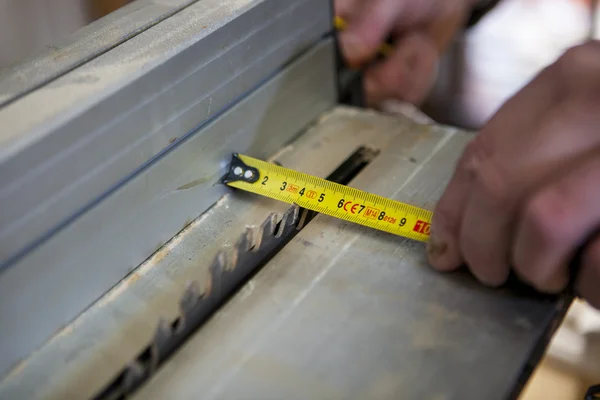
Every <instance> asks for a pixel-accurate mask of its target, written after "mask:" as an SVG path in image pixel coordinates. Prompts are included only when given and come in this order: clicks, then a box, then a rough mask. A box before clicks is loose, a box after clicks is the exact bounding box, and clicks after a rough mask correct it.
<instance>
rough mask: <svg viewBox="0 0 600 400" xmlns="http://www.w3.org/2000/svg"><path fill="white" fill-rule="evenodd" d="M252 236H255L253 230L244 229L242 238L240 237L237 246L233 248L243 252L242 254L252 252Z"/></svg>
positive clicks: (253, 244)
mask: <svg viewBox="0 0 600 400" xmlns="http://www.w3.org/2000/svg"><path fill="white" fill-rule="evenodd" d="M254 236H255V229H253V228H246V230H245V231H244V233H243V234H242V236H240V238H239V240H238V241H237V244H236V245H235V247H236V248H237V249H238V250H239V251H243V252H248V251H250V250H252V248H253V247H255V246H256V244H255V243H254Z"/></svg>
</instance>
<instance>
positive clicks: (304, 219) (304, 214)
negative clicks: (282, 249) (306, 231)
mask: <svg viewBox="0 0 600 400" xmlns="http://www.w3.org/2000/svg"><path fill="white" fill-rule="evenodd" d="M311 213H314V211H311V210H307V209H305V208H303V209H302V210H300V211H299V216H298V223H297V224H296V229H297V230H302V229H303V228H304V226H305V225H306V224H307V223H308V221H309V216H310V215H311ZM313 215H314V214H313Z"/></svg>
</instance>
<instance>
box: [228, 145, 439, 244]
mask: <svg viewBox="0 0 600 400" xmlns="http://www.w3.org/2000/svg"><path fill="white" fill-rule="evenodd" d="M223 183H225V184H227V185H228V186H231V187H234V188H237V189H241V190H244V191H247V192H251V193H255V194H259V195H262V196H266V197H269V198H272V199H276V200H279V201H283V202H286V203H289V204H298V205H299V206H300V207H303V208H306V209H309V210H313V211H316V212H318V213H321V214H326V215H330V216H332V217H336V218H340V219H343V220H346V221H350V222H353V223H356V224H359V225H363V226H368V227H370V228H373V229H377V230H381V231H385V232H389V233H392V234H394V235H398V236H402V237H406V238H409V239H413V240H417V241H421V242H425V241H427V240H428V238H429V234H430V230H431V218H432V213H431V211H428V210H424V209H422V208H418V207H414V206H411V205H409V204H405V203H401V202H399V201H395V200H390V199H387V198H385V197H381V196H377V195H374V194H371V193H367V192H364V191H362V190H358V189H354V188H351V187H348V186H344V185H340V184H337V183H334V182H330V181H327V180H325V179H321V178H317V177H315V176H312V175H307V174H303V173H301V172H298V171H294V170H291V169H288V168H283V167H280V166H278V165H274V164H270V163H267V162H264V161H261V160H257V159H255V158H251V157H248V156H243V155H239V154H234V155H233V157H232V161H231V165H230V168H229V173H228V174H227V176H226V177H225V178H224V179H223Z"/></svg>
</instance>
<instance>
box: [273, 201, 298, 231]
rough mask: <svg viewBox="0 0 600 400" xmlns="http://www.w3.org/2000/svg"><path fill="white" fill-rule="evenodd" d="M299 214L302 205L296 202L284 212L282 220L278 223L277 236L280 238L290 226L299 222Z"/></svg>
mask: <svg viewBox="0 0 600 400" xmlns="http://www.w3.org/2000/svg"><path fill="white" fill-rule="evenodd" d="M299 215H300V207H299V206H298V205H297V204H294V205H293V206H291V207H290V208H288V209H287V210H286V212H285V213H283V216H282V217H281V221H280V223H279V224H278V225H277V233H275V237H276V238H280V237H281V236H283V234H284V233H285V231H286V230H287V229H288V228H289V227H290V226H293V225H295V224H297V223H298V219H299Z"/></svg>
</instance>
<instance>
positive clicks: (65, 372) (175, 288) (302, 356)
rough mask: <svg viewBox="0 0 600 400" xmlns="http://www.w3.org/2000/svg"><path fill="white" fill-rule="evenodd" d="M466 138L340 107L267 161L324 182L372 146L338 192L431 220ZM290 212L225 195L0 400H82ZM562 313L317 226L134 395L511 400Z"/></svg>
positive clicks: (419, 257)
mask: <svg viewBox="0 0 600 400" xmlns="http://www.w3.org/2000/svg"><path fill="white" fill-rule="evenodd" d="M471 137H472V136H471V133H469V132H464V131H460V130H457V129H454V128H446V127H441V126H436V125H428V124H424V125H419V124H416V123H414V122H412V121H411V120H409V119H407V118H404V117H397V116H389V115H381V114H377V113H375V112H371V111H360V110H357V109H351V108H346V107H336V108H334V109H333V110H331V111H329V112H327V113H326V114H324V115H322V116H321V117H320V119H319V120H318V121H317V123H316V124H315V125H314V126H313V127H312V128H310V129H309V130H308V131H307V132H306V133H305V134H302V135H301V136H299V137H298V138H297V139H296V140H295V141H293V142H292V143H291V144H289V145H288V146H287V147H285V148H284V149H282V150H281V151H279V152H278V153H277V154H276V155H274V157H273V158H272V159H273V160H274V161H278V162H280V163H281V164H282V165H283V166H285V167H289V168H294V169H297V170H300V171H303V172H306V173H309V174H314V175H318V176H326V175H327V174H329V173H330V172H331V171H333V170H334V169H335V168H336V167H337V166H338V165H340V164H341V163H342V162H343V161H344V160H345V159H346V158H347V157H348V155H349V154H351V153H352V152H353V151H355V150H356V149H357V148H359V147H361V146H367V147H370V148H373V149H378V150H380V151H381V152H380V154H379V155H378V156H377V157H376V158H375V159H374V160H373V161H372V162H371V163H370V164H369V165H368V166H366V168H365V169H364V170H362V172H360V173H359V174H358V175H357V176H356V177H355V178H354V179H353V180H352V181H351V182H350V184H349V185H350V186H352V187H356V188H359V189H363V190H366V191H370V192H373V193H375V194H378V195H382V196H386V197H390V198H393V199H396V200H399V201H403V202H408V203H410V204H414V205H416V206H420V207H423V208H428V209H431V208H432V207H433V206H434V204H435V201H436V199H437V198H438V197H439V196H440V195H441V193H442V191H443V188H444V186H445V184H446V182H447V181H448V179H449V177H450V175H451V173H452V167H453V165H454V163H455V162H456V160H457V158H458V157H459V156H460V154H461V150H462V148H463V147H464V146H465V145H466V143H467V142H468V141H469V140H470V138H471ZM286 209H287V206H286V205H285V204H282V203H279V202H277V201H274V200H270V199H267V198H259V197H257V196H255V195H252V194H248V193H241V192H238V191H234V190H231V191H228V192H227V194H226V195H225V196H224V197H223V198H221V200H219V202H218V203H216V204H215V205H214V206H213V207H212V208H211V209H209V210H208V211H207V212H206V213H205V214H203V215H202V216H201V217H200V218H198V219H197V220H195V221H193V222H192V223H191V224H190V225H188V227H187V228H186V229H184V230H183V231H182V232H181V233H180V234H179V235H177V236H176V237H175V238H173V239H172V240H171V241H170V242H169V243H167V244H166V245H165V246H164V247H163V248H161V249H160V250H159V251H158V252H157V253H156V254H155V255H154V256H153V257H152V258H150V259H149V260H148V261H146V262H145V263H144V264H143V265H141V266H140V267H139V268H138V269H137V270H136V271H135V272H133V273H132V274H131V275H129V276H128V277H127V278H126V279H125V280H123V281H122V282H120V283H119V284H118V285H117V286H116V287H115V288H113V289H112V290H111V291H110V292H109V293H108V294H107V295H106V296H104V298H103V299H102V300H101V301H99V302H98V303H96V304H94V305H93V306H92V307H91V308H89V309H88V310H87V311H86V312H84V313H83V314H82V315H80V316H79V317H78V318H77V319H76V320H75V321H74V322H73V323H71V324H70V325H69V326H68V327H66V328H65V329H64V330H63V331H62V332H61V333H59V334H58V335H56V336H55V337H54V338H53V339H52V340H51V341H50V342H49V343H47V344H46V345H45V346H44V347H43V348H42V349H40V350H39V351H38V352H36V353H35V354H34V355H33V356H32V357H31V358H30V359H29V360H27V361H26V362H25V363H23V364H22V365H21V366H20V367H19V368H18V369H17V370H15V371H13V372H12V373H11V375H10V376H9V378H8V379H5V380H4V381H3V382H2V383H1V384H0V398H2V399H5V398H6V399H9V398H86V397H90V396H93V395H94V393H96V392H97V391H98V390H100V389H101V388H102V386H103V385H104V384H105V383H106V382H107V381H108V380H110V379H111V378H112V377H113V376H114V374H115V373H116V372H117V371H118V370H119V369H120V368H123V366H124V365H126V364H127V363H128V362H129V361H130V360H132V359H133V358H134V357H135V356H136V354H138V352H139V351H140V349H141V348H142V347H143V345H145V344H146V343H147V342H148V341H150V340H151V339H152V335H153V333H154V330H153V329H154V327H155V326H156V324H157V323H158V321H159V320H160V319H166V320H172V319H173V318H174V317H175V316H176V315H177V314H178V312H179V310H178V301H179V296H180V295H181V293H182V292H183V291H184V289H185V286H186V284H187V283H188V282H190V281H192V280H193V281H198V282H202V281H204V280H206V277H207V274H208V267H209V265H210V262H211V260H212V258H213V257H214V256H215V254H217V253H218V252H219V251H220V250H221V249H222V248H228V247H231V246H233V245H234V244H235V242H236V240H237V239H238V237H239V235H240V234H241V233H242V232H243V230H244V229H245V228H246V227H247V226H255V225H259V224H260V223H261V222H262V221H263V220H264V219H265V218H266V217H267V215H268V214H269V213H271V212H283V211H285V210H286ZM566 306H567V302H566V300H562V299H548V298H541V297H538V296H535V295H531V294H529V293H527V292H520V291H519V292H516V291H514V290H512V289H500V290H493V289H487V288H484V287H483V286H481V285H480V284H478V283H477V282H475V281H474V279H473V278H472V277H471V276H470V275H468V274H467V273H464V272H459V273H456V274H448V275H444V274H439V273H436V272H434V271H433V270H432V269H430V268H429V267H428V266H427V264H426V261H425V251H424V245H423V244H420V243H416V242H412V241H409V240H405V239H402V238H399V237H395V236H392V235H388V234H385V233H381V232H377V231H374V230H370V229H367V228H363V227H360V226H357V225H353V224H351V223H348V222H344V221H341V220H336V219H333V218H331V217H327V216H317V217H316V218H315V219H314V220H312V221H311V222H310V223H309V224H308V225H307V226H305V227H304V228H303V229H302V230H301V231H300V232H299V233H298V235H297V236H296V237H295V238H294V239H293V240H292V241H291V242H290V243H288V244H287V245H286V246H285V247H284V248H283V249H282V250H280V251H279V252H278V253H277V254H276V255H275V257H274V258H272V259H271V260H270V261H269V262H268V263H267V264H266V266H264V268H262V269H261V270H260V271H259V272H258V273H257V274H256V275H254V276H253V277H252V278H251V279H249V280H248V281H247V282H245V283H244V284H243V286H242V287H241V288H240V289H239V291H238V292H237V293H236V294H235V295H234V296H233V297H232V298H231V299H230V300H229V301H228V302H227V303H226V304H225V305H224V306H223V307H221V308H220V309H219V310H218V312H216V314H214V315H213V316H212V318H211V319H210V320H208V321H207V323H206V324H204V326H202V327H201V328H200V329H199V330H198V331H197V332H196V333H195V334H194V335H193V336H192V337H191V338H190V339H189V340H188V341H187V342H186V343H185V344H184V345H183V346H182V347H181V348H180V349H179V350H178V351H177V352H176V353H175V355H174V356H173V357H171V358H170V359H169V360H167V361H166V363H165V364H164V365H163V366H162V367H161V368H160V369H159V370H158V371H157V373H156V375H155V376H154V377H153V378H152V379H151V380H150V381H149V382H147V384H146V385H144V386H143V387H142V388H141V389H140V390H139V391H138V392H137V393H136V394H135V395H134V397H133V398H135V399H165V398H172V399H198V398H202V399H257V398H260V399H282V398H285V399H306V398H311V399H334V398H339V399H342V398H343V399H349V398H356V399H364V398H402V399H436V400H441V399H467V398H469V399H470V398H473V399H476V398H477V399H480V398H481V399H505V398H510V397H512V396H515V395H517V394H518V392H519V389H520V387H521V385H522V384H523V383H524V380H525V379H526V378H527V376H528V374H529V372H530V368H531V367H532V366H533V365H535V362H536V361H537V359H538V357H539V356H540V349H542V350H543V348H544V346H545V345H546V343H547V341H548V340H549V338H550V335H551V333H552V332H553V330H554V328H555V326H556V324H557V322H558V321H559V320H560V318H561V316H562V314H563V312H564V311H565V309H566ZM50 365H57V366H60V368H56V369H49V368H48V366H50Z"/></svg>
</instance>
